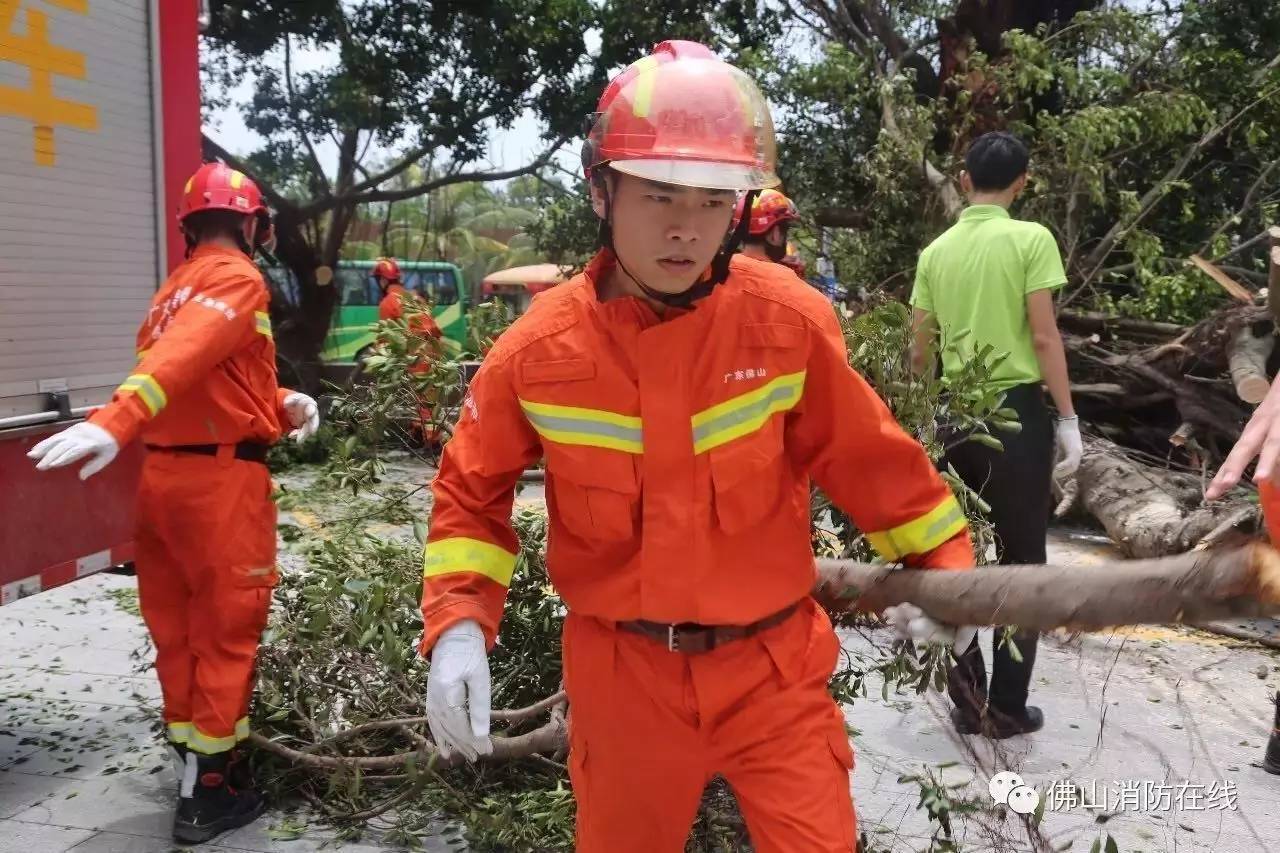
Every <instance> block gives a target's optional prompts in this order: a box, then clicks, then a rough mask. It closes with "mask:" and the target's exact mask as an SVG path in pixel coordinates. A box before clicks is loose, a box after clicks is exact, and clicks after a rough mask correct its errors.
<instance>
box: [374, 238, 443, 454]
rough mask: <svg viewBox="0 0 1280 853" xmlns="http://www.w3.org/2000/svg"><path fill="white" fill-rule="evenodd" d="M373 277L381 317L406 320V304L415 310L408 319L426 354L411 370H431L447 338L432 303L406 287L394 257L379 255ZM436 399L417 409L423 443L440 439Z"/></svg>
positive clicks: (416, 427)
mask: <svg viewBox="0 0 1280 853" xmlns="http://www.w3.org/2000/svg"><path fill="white" fill-rule="evenodd" d="M373 277H374V278H375V279H377V281H378V287H379V288H380V289H381V291H382V301H380V302H379V303H378V319H379V320H403V319H404V309H405V306H406V305H410V306H412V307H413V308H414V309H416V310H415V311H414V313H413V314H412V315H411V317H410V319H409V331H411V332H412V333H413V334H414V335H415V337H417V338H418V339H419V340H421V341H422V353H423V356H422V359H421V360H420V361H418V363H417V364H415V365H414V366H413V367H411V368H409V372H410V373H415V374H422V373H427V372H429V371H430V370H431V361H432V359H434V358H436V357H438V356H439V355H440V352H441V348H440V341H441V339H442V338H443V337H444V332H442V331H441V330H440V326H439V325H438V324H437V323H436V321H435V318H434V317H432V316H431V308H430V306H429V305H428V304H427V302H426V301H425V300H424V299H422V297H420V296H418V294H416V293H414V292H413V291H411V290H407V289H406V288H405V286H404V285H403V284H402V283H401V281H400V265H399V264H397V263H396V262H395V259H394V258H378V261H377V263H375V264H374V265H373ZM434 402H435V401H434V400H433V399H431V398H430V396H428V397H425V398H424V399H423V400H422V405H421V406H420V407H419V409H418V420H417V421H416V422H415V423H414V428H415V429H416V430H418V432H419V433H421V435H422V440H423V442H424V443H427V444H431V443H434V442H435V441H436V438H437V436H436V430H434V429H432V427H431V423H432V421H433V420H434V415H433V412H432V409H433V404H434Z"/></svg>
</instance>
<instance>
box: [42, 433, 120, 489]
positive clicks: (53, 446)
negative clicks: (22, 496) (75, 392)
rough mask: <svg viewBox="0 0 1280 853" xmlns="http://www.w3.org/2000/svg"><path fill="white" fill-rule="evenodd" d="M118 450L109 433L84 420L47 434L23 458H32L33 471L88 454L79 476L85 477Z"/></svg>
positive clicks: (85, 478) (112, 456) (87, 477)
mask: <svg viewBox="0 0 1280 853" xmlns="http://www.w3.org/2000/svg"><path fill="white" fill-rule="evenodd" d="M119 452H120V445H119V444H117V443H116V440H115V438H114V437H112V435H111V433H109V432H107V431H106V430H105V429H103V428H102V427H100V426H98V425H96V424H91V423H88V422H87V421H86V422H82V423H78V424H75V425H74V426H70V427H67V428H66V429H64V430H63V431H62V432H59V433H56V434H54V435H51V436H49V437H48V438H46V439H45V440H44V441H42V442H40V443H39V444H37V445H36V446H35V447H33V448H31V449H30V450H29V451H27V458H28V459H34V460H36V463H37V464H36V470H37V471H47V470H49V469H50V468H61V467H62V466H64V465H70V464H71V463H72V462H78V461H79V460H81V459H84V458H85V457H89V462H88V463H87V464H86V465H85V466H84V467H83V468H81V469H80V479H81V480H87V479H89V478H90V477H92V476H93V475H94V474H96V473H98V472H99V471H101V470H102V469H103V468H106V467H107V466H108V465H110V464H111V460H113V459H115V458H116V454H117V453H119Z"/></svg>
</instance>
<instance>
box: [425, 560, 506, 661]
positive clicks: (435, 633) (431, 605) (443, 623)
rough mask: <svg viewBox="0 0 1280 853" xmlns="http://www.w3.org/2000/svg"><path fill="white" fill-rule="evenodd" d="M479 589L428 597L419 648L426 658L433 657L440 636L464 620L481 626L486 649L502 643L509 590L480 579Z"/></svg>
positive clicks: (428, 593) (426, 596)
mask: <svg viewBox="0 0 1280 853" xmlns="http://www.w3.org/2000/svg"><path fill="white" fill-rule="evenodd" d="M477 587H478V588H477V589H474V590H471V591H468V592H462V591H455V592H439V593H435V594H432V591H428V592H427V593H426V594H425V595H424V597H423V598H424V602H423V608H422V614H423V631H422V642H421V643H419V644H418V654H420V655H421V656H422V657H427V656H428V655H430V654H431V649H432V647H434V646H435V644H436V640H438V639H440V635H441V634H443V633H444V632H445V630H446V629H447V628H449V627H450V626H452V625H456V624H457V623H459V622H461V621H462V620H464V619H472V620H474V621H475V622H476V623H478V624H479V625H480V630H482V631H483V632H484V643H485V648H487V649H489V650H490V651H492V650H493V647H494V646H495V645H496V644H497V642H498V623H499V622H500V621H501V619H502V606H503V603H504V602H505V599H506V595H507V590H506V588H505V587H503V586H500V585H498V584H496V583H494V582H493V581H490V580H488V579H487V578H483V579H480V583H478V584H477Z"/></svg>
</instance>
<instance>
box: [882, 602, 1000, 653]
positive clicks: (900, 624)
mask: <svg viewBox="0 0 1280 853" xmlns="http://www.w3.org/2000/svg"><path fill="white" fill-rule="evenodd" d="M882 617H883V618H884V620H885V621H886V622H888V623H889V624H890V625H892V626H893V628H894V630H896V631H897V632H898V636H900V637H902V639H904V640H911V641H912V642H913V643H916V644H918V645H928V644H929V643H945V644H947V645H950V646H951V648H952V649H953V650H955V652H956V654H963V653H964V652H965V650H966V649H968V648H969V644H970V643H972V642H973V638H974V637H975V636H976V635H977V633H978V629H977V628H976V627H974V626H972V625H959V626H957V625H945V624H943V623H942V622H939V621H937V620H936V619H934V618H932V617H931V616H929V614H927V613H925V612H924V611H923V610H921V609H920V608H919V607H917V606H915V605H914V604H912V603H911V602H909V601H908V602H904V603H902V604H897V605H894V606H893V607H886V608H885V610H884V613H883V614H882Z"/></svg>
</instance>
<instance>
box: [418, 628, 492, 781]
mask: <svg viewBox="0 0 1280 853" xmlns="http://www.w3.org/2000/svg"><path fill="white" fill-rule="evenodd" d="M489 690H490V683H489V654H488V651H487V650H486V649H485V642H484V631H482V630H481V629H480V624H479V623H478V622H476V621H475V620H473V619H464V620H463V621H461V622H458V623H457V624H455V625H450V626H449V627H448V628H446V629H445V630H444V633H442V634H441V635H440V638H439V639H438V640H436V645H435V648H433V649H432V650H431V671H430V672H429V673H428V674H427V725H428V726H430V728H431V737H432V738H434V739H435V742H436V746H437V747H439V749H440V757H441V758H446V759H447V758H449V757H450V756H452V755H453V754H454V753H455V752H456V753H459V754H461V755H462V756H463V757H464V758H466V759H467V761H475V760H476V758H477V756H480V755H488V754H489V753H491V752H493V744H492V743H491V742H490V741H489V712H490V698H489Z"/></svg>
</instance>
